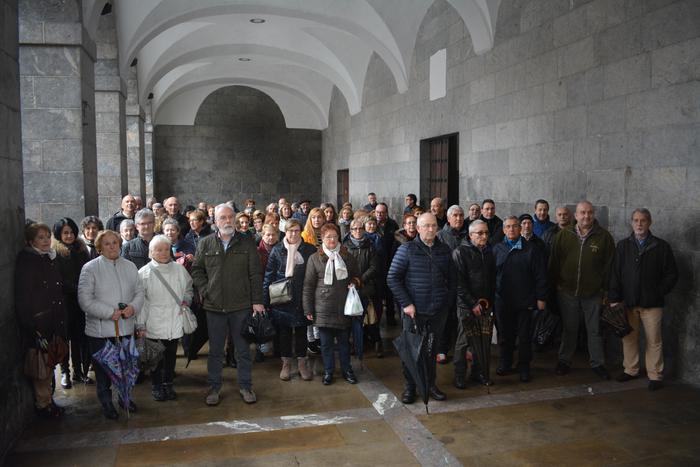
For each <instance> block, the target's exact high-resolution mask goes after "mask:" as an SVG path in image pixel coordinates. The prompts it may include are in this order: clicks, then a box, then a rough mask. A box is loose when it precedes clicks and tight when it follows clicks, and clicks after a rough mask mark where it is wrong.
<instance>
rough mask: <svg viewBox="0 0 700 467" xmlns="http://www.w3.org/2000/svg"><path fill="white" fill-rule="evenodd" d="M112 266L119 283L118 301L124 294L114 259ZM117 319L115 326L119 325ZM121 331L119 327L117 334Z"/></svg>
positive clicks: (120, 300)
mask: <svg viewBox="0 0 700 467" xmlns="http://www.w3.org/2000/svg"><path fill="white" fill-rule="evenodd" d="M112 266H114V274H115V275H116V276H117V283H118V284H119V302H122V300H123V297H124V295H123V292H124V291H123V290H122V281H121V279H120V278H119V271H117V262H116V261H114V262H113V263H112ZM119 321H121V318H119ZM119 321H117V326H119ZM121 333H122V329H119V335H121Z"/></svg>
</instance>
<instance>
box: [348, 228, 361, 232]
mask: <svg viewBox="0 0 700 467" xmlns="http://www.w3.org/2000/svg"><path fill="white" fill-rule="evenodd" d="M350 230H352V231H353V232H354V231H356V230H365V229H364V228H362V227H350Z"/></svg>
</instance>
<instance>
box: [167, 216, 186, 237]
mask: <svg viewBox="0 0 700 467" xmlns="http://www.w3.org/2000/svg"><path fill="white" fill-rule="evenodd" d="M167 218H170V219H175V220H176V221H177V225H178V226H180V238H185V236H186V235H187V234H188V233H189V231H190V222H189V221H188V220H187V217H185V215H184V214H182V213H181V212H178V213H177V214H175V215H174V216H171V215H169V214H168V215H166V219H167Z"/></svg>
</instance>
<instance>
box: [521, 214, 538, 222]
mask: <svg viewBox="0 0 700 467" xmlns="http://www.w3.org/2000/svg"><path fill="white" fill-rule="evenodd" d="M525 219H527V220H529V221H530V222H535V221H534V220H533V219H532V216H531V215H530V214H521V215H520V217H518V221H520V222H522V221H524V220H525Z"/></svg>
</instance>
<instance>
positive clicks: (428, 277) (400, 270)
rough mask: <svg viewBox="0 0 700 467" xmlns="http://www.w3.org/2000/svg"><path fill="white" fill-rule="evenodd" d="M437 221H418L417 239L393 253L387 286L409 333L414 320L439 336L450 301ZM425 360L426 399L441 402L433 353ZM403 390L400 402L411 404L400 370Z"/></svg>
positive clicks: (451, 284)
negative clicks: (427, 373)
mask: <svg viewBox="0 0 700 467" xmlns="http://www.w3.org/2000/svg"><path fill="white" fill-rule="evenodd" d="M436 234H437V220H436V219H435V216H434V215H433V214H429V213H426V214H423V215H421V216H420V217H419V218H418V238H416V239H415V240H414V241H412V242H408V243H405V244H403V245H401V246H400V247H399V249H398V250H397V251H396V255H395V256H394V259H393V261H392V263H391V268H390V269H389V274H388V275H387V284H388V285H389V288H390V289H391V291H392V293H393V294H394V297H395V298H396V300H397V301H398V303H399V304H400V305H401V308H402V309H403V319H402V325H403V328H404V329H409V328H410V327H411V326H412V324H413V323H412V322H413V320H414V319H415V323H416V325H417V326H418V327H419V328H422V327H424V326H428V327H429V328H430V331H431V333H433V334H434V335H435V336H439V335H440V334H441V333H442V329H443V327H444V325H445V320H446V318H447V312H448V309H449V306H450V303H451V302H452V300H453V298H454V292H455V288H456V276H455V273H454V266H453V263H452V257H451V256H452V254H451V251H450V248H449V247H448V246H447V245H445V244H444V243H442V242H440V240H438V239H437V238H436ZM432 353H433V355H430V356H428V362H429V364H430V368H429V370H428V371H429V375H430V377H429V382H430V391H429V394H430V397H431V398H433V399H435V400H445V398H446V396H445V394H444V393H443V392H442V391H440V389H438V388H437V386H436V385H435V349H433V352H432ZM404 377H405V379H406V381H405V387H404V391H403V394H402V395H401V400H402V402H403V403H404V404H412V403H413V402H415V398H416V383H415V381H413V379H412V378H411V376H410V375H409V374H408V372H407V371H406V368H405V367H404Z"/></svg>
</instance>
